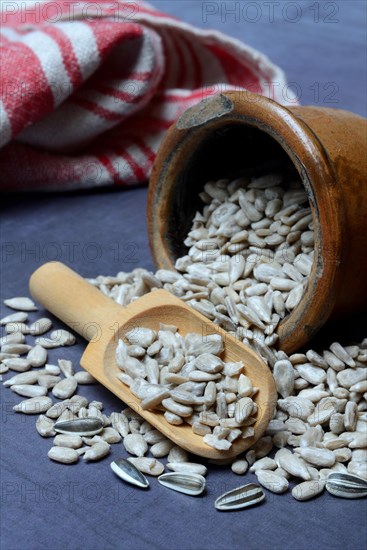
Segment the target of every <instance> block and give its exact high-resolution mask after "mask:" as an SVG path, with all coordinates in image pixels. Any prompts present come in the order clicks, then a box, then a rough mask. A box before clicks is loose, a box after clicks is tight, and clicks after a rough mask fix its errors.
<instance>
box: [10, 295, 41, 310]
mask: <svg viewBox="0 0 367 550" xmlns="http://www.w3.org/2000/svg"><path fill="white" fill-rule="evenodd" d="M4 304H5V305H6V306H8V307H10V308H11V309H18V310H20V311H21V312H24V311H36V310H37V307H36V305H35V303H34V302H33V301H32V300H31V299H30V298H26V297H17V298H9V299H8V300H4Z"/></svg>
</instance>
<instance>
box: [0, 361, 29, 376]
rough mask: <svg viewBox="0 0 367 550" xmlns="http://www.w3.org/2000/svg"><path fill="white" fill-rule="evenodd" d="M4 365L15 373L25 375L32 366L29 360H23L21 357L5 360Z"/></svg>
mask: <svg viewBox="0 0 367 550" xmlns="http://www.w3.org/2000/svg"><path fill="white" fill-rule="evenodd" d="M3 363H4V365H6V366H7V367H8V368H9V369H10V370H14V371H15V372H21V373H25V372H26V371H28V370H29V369H30V368H31V364H30V362H29V361H28V359H22V358H21V357H14V358H11V359H4V360H3Z"/></svg>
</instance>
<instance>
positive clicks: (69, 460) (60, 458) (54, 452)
mask: <svg viewBox="0 0 367 550" xmlns="http://www.w3.org/2000/svg"><path fill="white" fill-rule="evenodd" d="M47 456H48V458H51V460H55V461H56V462H61V463H62V464H73V463H74V462H78V460H79V455H78V453H77V452H76V450H75V449H70V448H68V447H51V449H50V450H49V451H48V455H47Z"/></svg>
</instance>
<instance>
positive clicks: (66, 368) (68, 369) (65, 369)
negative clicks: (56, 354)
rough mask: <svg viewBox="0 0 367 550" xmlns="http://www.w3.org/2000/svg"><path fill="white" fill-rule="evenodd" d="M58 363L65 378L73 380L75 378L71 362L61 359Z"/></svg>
mask: <svg viewBox="0 0 367 550" xmlns="http://www.w3.org/2000/svg"><path fill="white" fill-rule="evenodd" d="M57 362H58V364H59V367H60V370H61V372H62V374H63V375H64V376H65V378H71V377H72V376H74V369H73V363H72V362H71V361H67V360H66V359H59V360H58V361H57Z"/></svg>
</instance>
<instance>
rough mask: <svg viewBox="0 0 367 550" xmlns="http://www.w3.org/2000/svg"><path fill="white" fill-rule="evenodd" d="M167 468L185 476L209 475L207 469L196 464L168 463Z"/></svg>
mask: <svg viewBox="0 0 367 550" xmlns="http://www.w3.org/2000/svg"><path fill="white" fill-rule="evenodd" d="M167 468H168V469H169V470H172V471H174V472H179V473H183V474H198V475H200V476H205V475H206V473H207V469H206V467H205V466H204V465H203V464H197V463H196V462H168V463H167Z"/></svg>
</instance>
